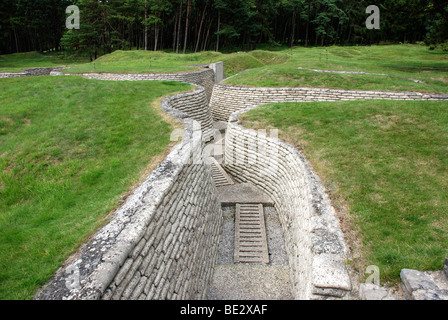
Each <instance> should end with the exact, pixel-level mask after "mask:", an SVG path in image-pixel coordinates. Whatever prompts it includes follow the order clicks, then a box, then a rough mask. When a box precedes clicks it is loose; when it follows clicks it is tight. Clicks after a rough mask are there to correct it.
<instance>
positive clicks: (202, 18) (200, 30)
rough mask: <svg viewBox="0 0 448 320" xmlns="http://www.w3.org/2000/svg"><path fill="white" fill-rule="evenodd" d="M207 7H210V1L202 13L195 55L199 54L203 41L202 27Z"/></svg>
mask: <svg viewBox="0 0 448 320" xmlns="http://www.w3.org/2000/svg"><path fill="white" fill-rule="evenodd" d="M207 6H208V1H207V3H206V4H205V7H204V11H202V17H201V23H200V24H199V31H198V37H197V40H196V46H195V48H194V52H195V53H196V52H198V47H199V42H200V40H201V33H202V25H203V23H204V18H205V11H206V9H207Z"/></svg>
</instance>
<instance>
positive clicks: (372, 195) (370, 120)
mask: <svg viewBox="0 0 448 320" xmlns="http://www.w3.org/2000/svg"><path fill="white" fill-rule="evenodd" d="M241 119H242V120H243V124H244V126H246V127H252V128H269V127H274V128H278V129H279V130H280V138H281V139H283V140H286V141H288V142H289V143H291V144H293V145H294V146H295V147H296V148H298V149H300V150H303V152H304V154H305V155H306V157H307V158H308V159H309V161H310V163H311V164H312V166H313V167H314V169H315V171H316V173H317V174H318V175H319V176H320V177H321V179H322V180H323V182H324V184H325V185H326V187H327V188H328V190H329V192H330V194H331V197H332V200H333V203H334V205H335V206H336V208H337V209H338V211H339V213H340V215H341V217H343V218H344V219H343V221H345V222H344V227H345V224H346V223H347V224H348V227H349V228H348V229H347V230H346V231H347V235H348V237H349V242H350V244H351V245H352V246H353V249H355V251H356V252H355V255H357V254H359V252H357V251H358V250H361V255H360V257H358V258H356V259H355V261H354V262H355V266H357V268H361V269H360V270H359V271H360V273H361V275H362V274H364V270H365V269H364V268H365V266H367V265H377V266H378V267H379V268H380V271H381V280H382V281H398V279H399V273H400V270H401V269H402V268H411V269H417V270H441V268H442V266H443V262H444V258H445V256H448V234H447V232H446V230H448V215H447V212H448V103H447V102H403V101H401V102H400V101H362V102H358V101H356V102H355V101H353V102H333V103H326V102H312V103H311V102H310V103H284V104H274V105H269V106H261V107H259V108H257V109H255V110H252V111H250V112H249V113H247V114H244V115H243V116H242V117H241ZM344 212H345V213H344ZM350 229H351V230H358V232H359V233H358V234H356V233H355V234H354V235H353V233H352V232H350ZM357 236H360V239H362V246H361V248H359V246H357V245H356V243H357V242H356V237H357Z"/></svg>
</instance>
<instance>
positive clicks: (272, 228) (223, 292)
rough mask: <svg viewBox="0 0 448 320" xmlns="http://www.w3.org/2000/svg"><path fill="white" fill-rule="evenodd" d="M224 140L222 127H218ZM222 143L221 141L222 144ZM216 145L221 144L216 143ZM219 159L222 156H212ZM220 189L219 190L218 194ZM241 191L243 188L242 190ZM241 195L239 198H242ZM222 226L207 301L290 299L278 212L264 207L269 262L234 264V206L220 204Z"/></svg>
mask: <svg viewBox="0 0 448 320" xmlns="http://www.w3.org/2000/svg"><path fill="white" fill-rule="evenodd" d="M219 128H220V129H221V130H222V131H221V132H222V138H223V139H224V132H225V125H224V124H220V127H219ZM223 141H224V140H222V141H221V142H223ZM216 143H220V141H217V142H216ZM214 157H215V159H218V160H221V159H222V155H219V154H215V155H214ZM222 189H223V188H218V192H219V191H220V190H222ZM243 190H244V189H243ZM241 196H244V195H241V194H240V195H238V197H241ZM222 204H223V207H222V211H223V226H222V236H221V241H220V245H219V253H218V259H217V263H216V266H215V271H214V276H213V280H212V283H211V285H210V288H209V294H208V299H209V300H292V299H294V297H293V295H292V290H291V283H290V278H289V272H290V270H289V264H288V255H287V253H286V249H285V243H284V239H283V231H282V227H281V224H280V220H279V217H278V213H277V211H276V210H275V208H274V206H272V205H266V204H265V205H263V213H264V226H265V231H266V233H265V234H266V242H267V249H268V257H269V263H245V262H238V263H235V259H234V254H235V238H236V237H235V231H236V229H237V228H236V226H235V218H236V217H235V216H236V205H235V204H231V203H229V202H226V201H223V202H222Z"/></svg>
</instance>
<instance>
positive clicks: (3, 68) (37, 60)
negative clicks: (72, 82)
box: [0, 52, 87, 72]
mask: <svg viewBox="0 0 448 320" xmlns="http://www.w3.org/2000/svg"><path fill="white" fill-rule="evenodd" d="M86 61H87V60H86V59H83V58H76V59H64V58H62V57H61V56H60V55H57V54H55V53H52V54H50V53H49V54H42V53H39V52H25V53H13V54H4V55H0V72H22V71H23V69H28V68H37V67H60V66H66V65H68V64H70V65H73V66H75V65H77V64H78V63H85V62H86Z"/></svg>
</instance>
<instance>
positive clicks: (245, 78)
mask: <svg viewBox="0 0 448 320" xmlns="http://www.w3.org/2000/svg"><path fill="white" fill-rule="evenodd" d="M273 53H274V52H273ZM275 54H277V55H283V56H284V57H285V58H284V59H285V60H284V61H281V62H280V63H276V64H269V65H266V66H263V67H258V68H254V69H252V70H250V71H248V72H244V73H242V74H240V75H238V76H236V77H232V78H231V79H229V80H227V81H224V83H227V84H232V85H245V86H257V87H321V88H338V89H356V90H382V91H385V90H387V91H417V92H428V93H448V54H447V53H444V52H443V51H441V50H440V51H437V50H434V51H430V50H428V49H427V48H426V47H423V46H418V45H390V46H371V47H367V46H366V47H336V46H335V47H329V48H320V47H319V48H303V47H300V48H294V49H292V50H283V51H280V52H275ZM299 67H302V68H305V69H319V70H332V71H361V72H366V73H377V74H387V75H389V76H380V75H362V74H331V73H318V72H314V71H309V70H299V69H298V68H299ZM408 79H417V80H420V81H423V82H425V83H424V84H421V83H415V82H412V81H410V80H408Z"/></svg>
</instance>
